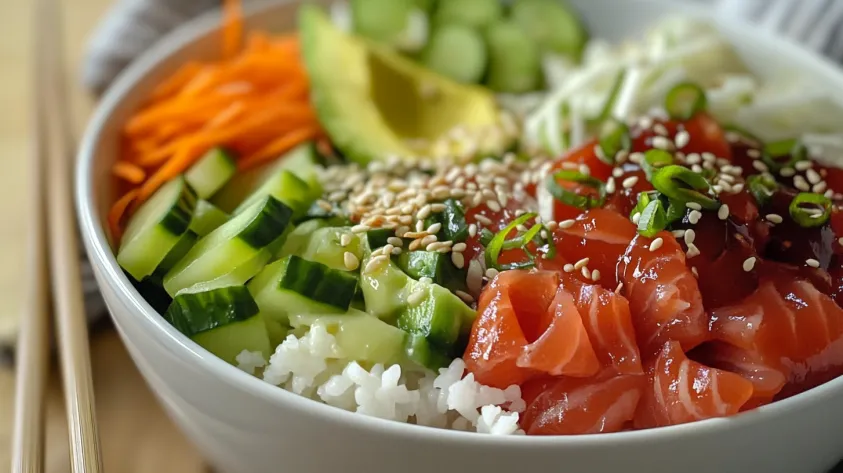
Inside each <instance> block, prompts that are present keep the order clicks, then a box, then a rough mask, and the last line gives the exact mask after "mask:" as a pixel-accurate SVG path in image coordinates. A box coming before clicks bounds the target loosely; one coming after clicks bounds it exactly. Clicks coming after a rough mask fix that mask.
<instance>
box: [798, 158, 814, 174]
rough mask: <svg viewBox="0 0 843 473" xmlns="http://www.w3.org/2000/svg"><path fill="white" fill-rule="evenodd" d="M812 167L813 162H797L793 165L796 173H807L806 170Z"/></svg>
mask: <svg viewBox="0 0 843 473" xmlns="http://www.w3.org/2000/svg"><path fill="white" fill-rule="evenodd" d="M813 166H814V163H813V161H808V160H805V161H798V162H797V163H796V164H794V165H793V167H795V168H796V170H797V171H807V170H809V169H811V168H812V167H813ZM806 174H807V173H806Z"/></svg>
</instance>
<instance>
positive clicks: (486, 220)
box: [474, 214, 492, 225]
mask: <svg viewBox="0 0 843 473" xmlns="http://www.w3.org/2000/svg"><path fill="white" fill-rule="evenodd" d="M474 218H475V219H476V220H477V221H478V222H480V223H482V224H483V225H491V224H492V221H491V220H489V217H486V216H485V215H483V214H477V215H475V216H474Z"/></svg>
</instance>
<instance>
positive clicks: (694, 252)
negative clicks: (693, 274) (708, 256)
mask: <svg viewBox="0 0 843 473" xmlns="http://www.w3.org/2000/svg"><path fill="white" fill-rule="evenodd" d="M685 254H686V255H687V256H688V258H693V257H694V256H699V254H700V249H699V248H697V245H695V244H693V243H691V244H690V245H688V251H687V252H686V253H685Z"/></svg>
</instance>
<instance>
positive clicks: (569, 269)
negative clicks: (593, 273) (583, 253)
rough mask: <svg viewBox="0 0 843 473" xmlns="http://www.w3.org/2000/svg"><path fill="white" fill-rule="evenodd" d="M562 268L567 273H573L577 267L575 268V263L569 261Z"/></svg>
mask: <svg viewBox="0 0 843 473" xmlns="http://www.w3.org/2000/svg"><path fill="white" fill-rule="evenodd" d="M562 269H563V270H564V271H565V272H566V273H573V272H574V269H576V268H574V265H573V264H571V263H568V264H566V265H565V266H563V267H562Z"/></svg>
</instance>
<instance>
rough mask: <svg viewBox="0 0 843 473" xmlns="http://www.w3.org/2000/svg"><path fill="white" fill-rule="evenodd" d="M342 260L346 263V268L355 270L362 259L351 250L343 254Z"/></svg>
mask: <svg viewBox="0 0 843 473" xmlns="http://www.w3.org/2000/svg"><path fill="white" fill-rule="evenodd" d="M342 262H343V264H344V265H345V268H346V269H348V270H351V271H354V270H355V269H357V268H358V267H359V266H360V259H358V258H357V256H355V255H354V253H351V252H349V251H346V252H345V253H344V254H343V255H342Z"/></svg>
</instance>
